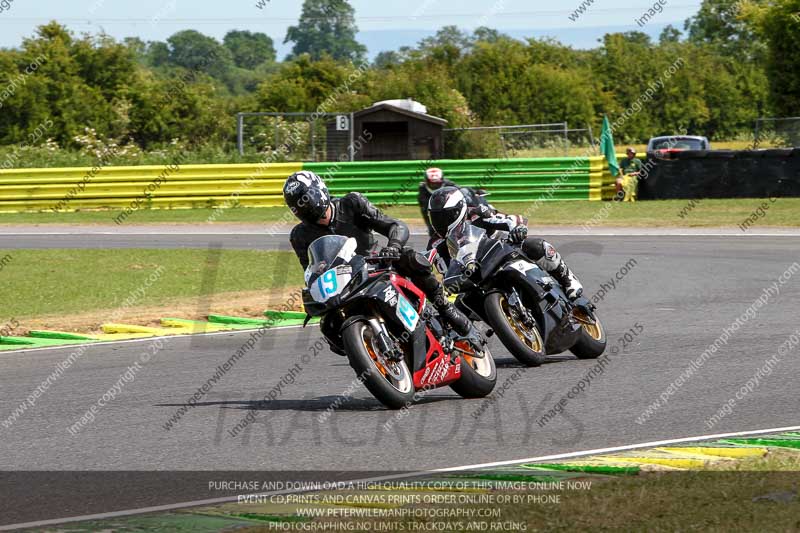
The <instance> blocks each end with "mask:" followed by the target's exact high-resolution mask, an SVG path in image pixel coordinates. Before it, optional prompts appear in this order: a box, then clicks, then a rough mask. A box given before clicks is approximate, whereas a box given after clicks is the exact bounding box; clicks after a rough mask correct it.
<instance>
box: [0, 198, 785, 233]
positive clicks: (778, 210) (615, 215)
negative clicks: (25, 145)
mask: <svg viewBox="0 0 800 533" xmlns="http://www.w3.org/2000/svg"><path fill="white" fill-rule="evenodd" d="M762 202H764V200H762V199H757V198H751V199H735V200H699V201H695V205H694V207H691V208H689V209H688V210H687V211H685V216H684V217H681V216H679V213H681V211H682V210H683V209H685V208H687V206H690V204H689V202H688V201H687V200H656V201H647V202H645V201H643V202H635V203H610V202H590V201H583V200H576V201H561V202H545V203H543V204H541V205H540V206H539V207H538V208H537V209H536V210H534V211H533V212H530V207H531V202H508V203H502V204H498V207H500V209H501V210H502V211H504V212H507V213H526V214H528V215H529V217H530V219H531V224H532V225H577V226H581V225H583V224H591V225H592V226H593V227H613V226H635V227H665V226H666V227H703V226H705V227H715V226H716V227H724V226H728V227H736V226H737V225H738V224H741V223H743V222H744V221H745V220H746V219H747V218H748V217H750V216H751V215H752V214H753V213H754V212H755V210H756V209H758V208H759V206H760V205H761V204H762ZM213 212H214V210H213V209H173V210H167V209H154V210H143V211H137V212H136V213H134V214H133V215H131V217H130V219H129V222H128V224H164V223H167V224H168V223H187V224H197V223H207V222H206V221H207V220H208V218H209V216H211V215H212V213H213ZM387 212H388V213H389V214H391V215H393V216H396V217H398V218H401V219H403V220H405V221H407V222H409V223H415V224H422V218H421V216H420V212H419V209H418V208H417V207H416V206H413V205H409V206H395V207H391V208H389V209H387ZM286 213H287V211H286V208H284V207H263V208H239V209H229V210H226V211H224V212H223V213H222V214H221V215H219V216H217V217H216V223H217V224H219V223H255V224H260V223H264V224H267V223H270V222H277V221H281V220H286V218H285V217H286ZM115 214H116V211H82V212H76V213H0V224H112V223H113V221H112V217H113V216H114V215H115ZM208 224H211V223H208ZM759 226H800V198H781V199H779V200H778V201H776V202H775V203H774V204H770V208H769V209H768V210H767V211H766V212H765V214H764V216H763V217H761V218H760V219H759V220H758V221H757V222H755V224H754V225H753V226H752V227H759Z"/></svg>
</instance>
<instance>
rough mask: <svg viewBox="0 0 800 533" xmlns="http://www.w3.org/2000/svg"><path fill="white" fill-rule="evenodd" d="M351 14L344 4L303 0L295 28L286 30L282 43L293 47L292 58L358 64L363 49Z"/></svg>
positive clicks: (343, 1) (333, 0)
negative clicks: (326, 57) (343, 61)
mask: <svg viewBox="0 0 800 533" xmlns="http://www.w3.org/2000/svg"><path fill="white" fill-rule="evenodd" d="M357 33H358V27H357V26H356V23H355V10H354V9H353V8H352V6H350V4H349V3H348V2H347V0H305V1H304V2H303V11H302V13H301V14H300V20H299V21H298V23H297V26H290V27H289V29H288V30H287V32H286V38H285V39H284V41H283V42H284V43H294V46H293V48H292V55H291V56H290V57H292V56H293V57H297V56H300V55H301V54H309V55H310V56H311V59H314V60H317V59H320V58H322V56H323V55H325V54H328V55H330V56H331V57H332V58H334V59H336V60H349V61H362V60H363V59H364V56H365V55H366V52H367V49H366V47H365V46H364V45H362V44H360V43H359V42H358V41H357V40H356V34H357Z"/></svg>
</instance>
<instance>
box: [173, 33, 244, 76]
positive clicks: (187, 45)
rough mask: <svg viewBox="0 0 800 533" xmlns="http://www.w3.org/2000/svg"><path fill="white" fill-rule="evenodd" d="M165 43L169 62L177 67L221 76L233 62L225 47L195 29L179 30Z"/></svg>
mask: <svg viewBox="0 0 800 533" xmlns="http://www.w3.org/2000/svg"><path fill="white" fill-rule="evenodd" d="M167 43H169V47H170V51H169V60H170V63H172V64H173V65H176V66H179V67H183V68H186V69H189V70H194V71H200V72H206V73H208V74H210V75H211V76H214V77H215V78H222V77H224V76H225V74H226V73H227V72H228V70H229V69H230V67H231V66H232V64H233V58H232V57H231V53H230V51H229V50H228V49H227V48H225V47H224V46H222V45H221V44H220V43H219V42H218V41H217V40H216V39H214V38H213V37H208V36H207V35H203V34H202V33H200V32H198V31H195V30H184V31H179V32H178V33H176V34H174V35H172V36H171V37H170V38H169V39H167Z"/></svg>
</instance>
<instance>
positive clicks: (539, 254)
mask: <svg viewBox="0 0 800 533" xmlns="http://www.w3.org/2000/svg"><path fill="white" fill-rule="evenodd" d="M522 251H523V253H524V254H525V255H527V256H528V257H530V258H531V259H533V260H534V261H536V264H537V265H539V266H540V267H541V268H542V270H544V271H546V272H547V273H548V274H550V275H551V276H553V278H555V280H556V281H558V283H559V284H561V287H562V288H563V289H564V292H566V293H567V297H568V298H569V299H570V300H573V301H574V300H576V299H578V298H580V297H581V295H582V294H583V285H581V282H580V281H578V278H577V277H575V274H573V273H572V271H571V270H570V269H569V267H568V266H567V264H566V263H565V262H564V260H563V259H562V258H561V254H560V253H558V251H556V249H555V247H554V246H553V245H552V244H550V243H549V242H547V241H546V240H544V239H537V238H535V237H528V238H527V239H525V241H523V243H522Z"/></svg>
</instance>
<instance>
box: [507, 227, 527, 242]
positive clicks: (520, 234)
mask: <svg viewBox="0 0 800 533" xmlns="http://www.w3.org/2000/svg"><path fill="white" fill-rule="evenodd" d="M527 236H528V228H527V226H525V225H523V224H520V225H519V226H517V227H516V228H514V229H512V230H511V231H510V232H509V233H508V240H510V241H511V242H512V243H514V244H519V243H521V242H522V241H524V240H525V238H526V237H527Z"/></svg>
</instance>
